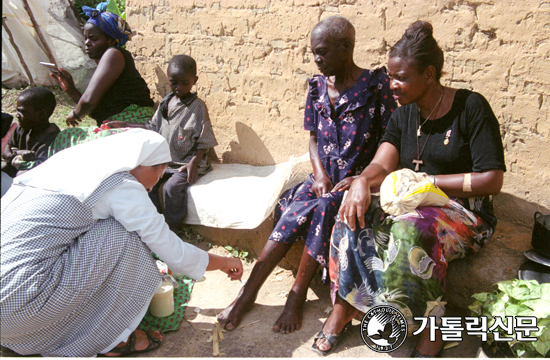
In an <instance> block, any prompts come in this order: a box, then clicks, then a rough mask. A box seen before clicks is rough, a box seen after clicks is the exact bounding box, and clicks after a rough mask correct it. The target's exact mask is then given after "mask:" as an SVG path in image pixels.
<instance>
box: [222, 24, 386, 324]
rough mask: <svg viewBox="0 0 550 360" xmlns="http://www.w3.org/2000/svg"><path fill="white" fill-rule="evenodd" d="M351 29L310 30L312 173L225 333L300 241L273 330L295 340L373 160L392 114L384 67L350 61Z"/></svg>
mask: <svg viewBox="0 0 550 360" xmlns="http://www.w3.org/2000/svg"><path fill="white" fill-rule="evenodd" d="M354 47H355V28H354V27H353V25H352V24H351V23H350V22H349V21H348V20H347V19H345V18H343V17H341V16H330V17H328V18H326V19H323V20H322V21H320V22H319V23H318V24H317V25H315V27H314V28H313V30H312V31H311V50H312V52H313V55H314V60H315V64H316V65H317V67H318V68H319V71H320V72H321V73H322V75H315V76H313V77H312V78H310V79H309V90H308V95H307V100H306V105H305V112H304V129H305V130H306V131H309V154H310V158H311V164H312V166H313V174H310V176H309V178H308V179H307V180H306V181H305V182H303V183H301V184H298V185H296V186H295V187H294V188H292V189H290V190H288V191H287V192H285V193H284V194H283V195H282V197H281V198H280V199H279V204H281V206H280V207H278V208H277V209H276V212H275V218H276V223H275V228H274V229H273V232H272V233H271V236H270V237H269V240H268V241H267V243H266V245H265V246H264V248H263V250H262V253H261V254H260V258H259V259H258V261H257V263H256V264H255V265H254V269H253V270H252V273H251V275H250V278H249V279H248V281H247V283H246V285H245V286H244V287H243V288H242V290H241V292H240V293H239V295H238V296H237V299H236V300H235V301H234V302H233V303H232V304H230V305H229V306H228V307H227V308H226V309H225V310H224V311H223V312H222V313H221V314H220V315H219V317H218V320H219V321H220V323H221V324H222V325H223V326H224V327H225V328H226V329H228V330H229V329H234V328H235V327H237V326H238V324H239V322H240V321H241V319H242V317H243V315H244V314H245V313H246V312H247V311H248V310H250V308H251V307H252V305H253V304H254V301H255V299H256V295H257V294H258V291H259V290H260V287H261V286H262V284H263V282H264V281H265V280H266V278H267V277H268V276H269V274H270V273H271V271H272V270H273V269H274V268H275V266H276V265H277V263H278V262H279V261H280V260H281V259H282V258H283V257H284V256H285V254H286V253H287V251H288V250H289V249H290V248H291V246H292V244H293V243H295V242H296V241H297V240H298V239H301V238H304V239H305V247H304V250H303V252H302V258H301V261H300V267H299V269H298V274H297V276H296V281H295V282H294V285H293V286H292V289H291V290H290V293H289V295H288V300H287V302H286V304H285V308H284V310H283V312H282V314H281V316H280V317H279V318H278V319H277V320H276V322H275V324H274V325H273V331H276V332H282V333H292V332H294V331H296V330H299V329H300V326H301V324H302V308H303V305H304V302H305V300H306V295H307V289H308V286H309V283H310V282H311V279H312V278H313V275H314V274H315V272H316V271H317V269H318V268H319V265H320V266H322V267H323V268H324V269H325V270H326V268H327V266H328V249H329V239H330V232H331V229H332V227H333V226H334V222H335V217H336V214H337V212H338V207H339V206H340V203H341V202H342V198H343V196H344V191H345V190H347V189H348V188H349V185H350V184H351V182H352V180H353V178H354V176H357V175H359V174H360V173H361V172H362V171H363V169H364V167H365V166H366V165H368V164H369V163H370V161H371V160H372V158H373V156H374V154H375V152H376V148H377V146H378V141H379V140H380V138H381V136H382V132H383V129H384V127H385V126H386V124H387V122H388V120H389V117H390V115H391V112H392V111H393V109H394V108H395V107H396V103H395V101H394V100H393V98H392V93H391V91H390V88H389V78H388V76H387V75H386V70H385V69H384V68H378V69H373V70H369V69H362V68H360V67H359V66H357V65H356V64H355V62H354V59H353V50H354Z"/></svg>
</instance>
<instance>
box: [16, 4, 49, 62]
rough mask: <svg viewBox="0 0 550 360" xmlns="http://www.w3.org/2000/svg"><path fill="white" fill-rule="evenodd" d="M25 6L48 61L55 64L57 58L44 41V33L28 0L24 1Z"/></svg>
mask: <svg viewBox="0 0 550 360" xmlns="http://www.w3.org/2000/svg"><path fill="white" fill-rule="evenodd" d="M23 6H24V7H25V10H26V11H27V15H29V18H30V19H31V23H32V26H33V27H34V30H35V31H36V35H38V38H39V39H40V42H41V43H42V45H43V46H44V50H45V51H46V55H47V56H48V59H50V62H51V63H53V64H55V57H54V56H53V54H52V52H51V50H50V47H49V46H48V43H47V42H46V39H44V36H43V35H42V31H41V30H40V27H39V26H38V23H37V22H36V19H35V18H34V14H33V13H32V10H31V7H30V6H29V3H28V2H27V0H23Z"/></svg>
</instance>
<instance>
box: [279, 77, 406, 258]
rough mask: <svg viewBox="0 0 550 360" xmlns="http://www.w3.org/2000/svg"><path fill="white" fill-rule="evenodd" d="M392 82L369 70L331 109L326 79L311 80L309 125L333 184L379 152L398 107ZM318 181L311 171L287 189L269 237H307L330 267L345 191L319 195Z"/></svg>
mask: <svg viewBox="0 0 550 360" xmlns="http://www.w3.org/2000/svg"><path fill="white" fill-rule="evenodd" d="M389 84H390V83H389V78H388V76H387V75H386V71H385V69H384V68H379V69H376V70H364V71H363V73H362V74H361V76H360V77H359V79H358V81H357V82H356V83H355V84H354V85H353V86H352V87H351V88H349V89H347V90H346V91H344V92H343V93H342V94H340V96H339V97H338V99H336V101H335V105H334V109H332V106H331V103H330V100H329V97H328V94H327V79H326V78H325V77H324V76H321V75H317V76H314V77H313V78H311V79H309V91H308V96H307V101H306V109H305V113H304V129H305V130H307V131H315V132H316V133H317V150H318V154H319V158H320V159H321V162H322V164H323V167H324V169H325V171H326V173H327V175H328V176H329V177H330V180H331V181H332V184H333V185H336V184H337V183H338V182H340V181H341V180H343V179H344V178H346V177H348V176H355V175H359V174H360V173H361V172H362V171H363V169H364V168H365V167H366V166H367V165H368V164H369V163H370V161H371V160H372V158H373V157H374V154H375V153H376V150H377V148H378V142H379V141H380V139H381V137H382V135H383V130H384V129H385V127H386V124H387V123H388V120H389V118H390V116H391V114H392V112H393V110H394V109H395V108H396V103H395V100H394V99H393V93H392V91H391V90H390V85H389ZM314 182H315V178H314V175H313V174H310V175H309V178H308V179H307V180H306V181H305V182H303V183H301V184H298V185H296V186H295V187H294V188H292V189H289V190H287V191H286V192H285V193H283V195H282V196H281V198H280V199H279V204H280V206H278V207H277V208H276V209H275V222H276V225H275V228H274V230H273V232H272V233H271V236H270V237H269V239H270V240H275V241H279V242H284V243H293V242H295V241H296V240H298V239H300V238H305V239H306V244H305V245H306V246H307V247H308V253H309V255H310V256H311V257H313V258H314V259H316V260H317V262H319V264H321V265H322V266H323V267H326V266H327V259H328V249H329V246H328V245H329V242H330V234H331V231H332V227H333V226H334V223H335V221H336V215H337V213H338V209H339V207H340V203H341V202H342V197H343V195H344V192H340V191H335V192H329V193H326V194H324V195H323V196H321V197H319V198H318V197H317V196H316V195H315V193H314V192H313V191H312V190H311V186H312V185H313V183H314Z"/></svg>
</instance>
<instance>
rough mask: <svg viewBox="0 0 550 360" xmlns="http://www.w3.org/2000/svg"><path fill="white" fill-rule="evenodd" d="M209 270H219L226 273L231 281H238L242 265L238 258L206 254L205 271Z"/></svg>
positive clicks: (241, 274)
mask: <svg viewBox="0 0 550 360" xmlns="http://www.w3.org/2000/svg"><path fill="white" fill-rule="evenodd" d="M210 270H220V271H223V272H224V273H226V274H227V275H228V276H229V278H230V279H231V280H240V279H241V277H242V276H243V263H242V262H241V259H238V258H234V257H224V256H219V255H215V254H210V253H208V266H207V267H206V271H210Z"/></svg>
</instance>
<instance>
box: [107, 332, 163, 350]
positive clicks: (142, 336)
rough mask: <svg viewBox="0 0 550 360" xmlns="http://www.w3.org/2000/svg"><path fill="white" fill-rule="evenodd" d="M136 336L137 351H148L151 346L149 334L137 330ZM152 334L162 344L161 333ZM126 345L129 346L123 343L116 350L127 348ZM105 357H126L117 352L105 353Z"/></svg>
mask: <svg viewBox="0 0 550 360" xmlns="http://www.w3.org/2000/svg"><path fill="white" fill-rule="evenodd" d="M134 334H136V343H135V345H134V349H135V351H142V350H145V349H147V347H148V346H149V339H148V338H147V334H146V333H145V331H143V330H139V329H136V330H135V331H134ZM151 334H152V335H153V336H154V337H156V338H157V339H159V340H160V341H161V342H162V340H163V338H162V334H161V333H160V331H158V330H156V331H151ZM128 339H129V338H128ZM126 344H127V341H125V342H121V343H119V344H118V345H117V346H115V349H116V348H121V347H124V346H126ZM104 355H105V356H113V357H114V356H121V355H124V354H119V353H116V352H108V353H105V354H104Z"/></svg>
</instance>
